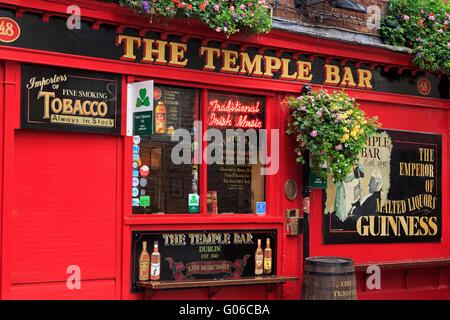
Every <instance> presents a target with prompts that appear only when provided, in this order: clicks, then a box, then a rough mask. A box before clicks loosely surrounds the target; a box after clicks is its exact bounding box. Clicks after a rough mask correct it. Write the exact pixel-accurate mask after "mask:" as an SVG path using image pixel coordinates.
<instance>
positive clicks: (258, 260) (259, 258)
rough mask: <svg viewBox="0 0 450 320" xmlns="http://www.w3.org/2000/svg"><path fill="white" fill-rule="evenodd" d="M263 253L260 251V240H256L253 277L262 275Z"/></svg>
mask: <svg viewBox="0 0 450 320" xmlns="http://www.w3.org/2000/svg"><path fill="white" fill-rule="evenodd" d="M263 262H264V253H263V250H262V249H261V239H258V248H257V249H256V252H255V275H261V274H263V269H264V268H263Z"/></svg>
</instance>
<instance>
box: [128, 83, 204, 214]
mask: <svg viewBox="0 0 450 320" xmlns="http://www.w3.org/2000/svg"><path fill="white" fill-rule="evenodd" d="M153 96H154V100H153V102H154V103H153V109H154V111H153V115H154V116H153V133H152V134H151V135H142V136H134V137H133V187H132V213H133V214H170V213H188V212H189V211H190V210H189V209H190V208H189V203H188V200H187V199H188V197H189V195H192V194H196V193H197V194H198V193H199V168H198V166H197V165H195V164H194V162H193V161H186V162H185V163H181V164H176V163H174V162H173V161H172V159H171V155H172V150H173V148H174V147H175V145H177V144H178V142H177V141H172V139H171V136H172V135H173V134H174V133H175V130H177V129H185V131H186V132H193V129H194V121H196V120H198V119H199V101H200V90H198V89H191V88H185V87H176V86H167V85H159V84H155V88H154V93H153ZM195 207H196V208H198V206H195ZM191 211H192V210H191Z"/></svg>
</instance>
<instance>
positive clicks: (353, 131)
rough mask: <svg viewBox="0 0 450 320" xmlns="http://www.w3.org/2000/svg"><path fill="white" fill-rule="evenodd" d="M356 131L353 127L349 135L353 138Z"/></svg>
mask: <svg viewBox="0 0 450 320" xmlns="http://www.w3.org/2000/svg"><path fill="white" fill-rule="evenodd" d="M356 133H357V131H356V129H353V130H352V132H350V135H351V136H352V137H353V138H355V137H356Z"/></svg>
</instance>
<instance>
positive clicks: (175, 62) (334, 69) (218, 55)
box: [116, 34, 372, 90]
mask: <svg viewBox="0 0 450 320" xmlns="http://www.w3.org/2000/svg"><path fill="white" fill-rule="evenodd" d="M120 45H123V55H122V56H121V57H120V59H121V60H128V61H136V60H137V57H136V53H137V50H139V49H140V50H142V60H141V62H144V63H154V64H160V65H169V66H174V67H185V66H187V65H188V62H189V58H188V57H186V53H187V52H188V47H187V46H188V45H187V43H180V42H170V41H164V40H154V39H147V38H140V37H133V36H126V35H122V34H121V35H118V36H117V39H116V46H120ZM141 47H142V48H141ZM166 57H169V58H168V59H169V60H167V59H166ZM193 59H203V66H202V69H203V70H206V71H216V70H218V71H220V72H224V73H235V74H237V73H238V74H241V75H248V76H253V77H266V78H274V77H279V79H281V80H291V81H305V82H309V81H311V80H312V78H313V74H312V63H311V61H301V60H295V59H292V58H279V57H275V56H268V55H262V54H257V53H255V54H252V53H247V52H241V51H238V50H229V49H220V48H213V47H207V46H200V50H199V52H198V57H193ZM218 59H221V62H220V63H221V65H218V61H219V60H218ZM324 71H325V80H324V81H323V83H324V84H328V85H333V86H341V87H351V88H359V89H367V90H370V89H372V72H371V71H370V70H365V69H358V68H357V69H356V71H355V69H352V68H351V67H343V68H341V67H340V66H338V65H331V64H325V65H324ZM354 73H355V74H356V76H357V79H355V74H354Z"/></svg>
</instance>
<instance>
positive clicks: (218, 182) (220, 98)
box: [132, 84, 266, 214]
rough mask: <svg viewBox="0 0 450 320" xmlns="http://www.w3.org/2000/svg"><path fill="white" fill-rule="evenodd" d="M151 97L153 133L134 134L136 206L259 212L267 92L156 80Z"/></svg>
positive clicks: (156, 210)
mask: <svg viewBox="0 0 450 320" xmlns="http://www.w3.org/2000/svg"><path fill="white" fill-rule="evenodd" d="M202 96H204V97H205V98H206V99H205V100H206V101H202V100H201V98H200V97H202ZM153 99H154V101H153V102H154V103H153V132H152V134H149V135H142V136H134V137H133V186H132V213H133V214H188V213H200V214H229V213H236V214H243V213H257V203H258V202H264V201H265V178H264V177H265V176H264V175H262V173H261V169H262V168H263V165H262V164H261V157H262V156H265V154H264V155H262V154H261V152H260V151H261V143H265V142H266V140H265V139H264V138H262V137H261V136H260V131H261V129H265V105H266V100H265V97H262V96H254V95H246V94H233V93H228V92H221V91H209V90H208V91H207V93H206V94H205V95H203V94H202V90H201V89H194V88H186V87H178V86H172V85H162V84H155V86H154V93H153ZM200 106H202V107H200ZM203 108H206V110H205V109H203ZM178 129H181V130H178ZM180 135H184V137H183V138H180ZM186 135H187V137H186ZM202 136H203V139H201V137H202ZM172 138H173V139H172ZM205 166H206V168H205ZM201 171H202V172H204V173H205V174H206V179H205V180H204V181H206V183H205V184H206V186H204V188H203V189H201V188H200V172H201ZM200 200H202V202H201V201H200ZM205 201H206V212H203V211H201V208H202V206H201V205H200V203H203V204H204V202H205ZM203 208H204V207H203Z"/></svg>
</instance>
